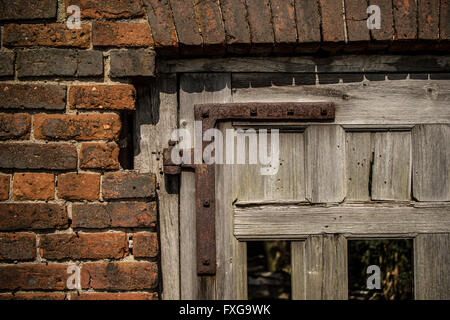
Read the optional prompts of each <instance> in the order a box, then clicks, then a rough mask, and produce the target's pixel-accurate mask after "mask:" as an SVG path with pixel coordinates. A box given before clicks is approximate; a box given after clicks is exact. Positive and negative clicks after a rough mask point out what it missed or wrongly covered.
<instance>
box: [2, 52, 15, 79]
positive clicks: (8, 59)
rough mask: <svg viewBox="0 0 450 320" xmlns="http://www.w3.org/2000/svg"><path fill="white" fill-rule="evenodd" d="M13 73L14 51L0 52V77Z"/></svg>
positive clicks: (9, 75)
mask: <svg viewBox="0 0 450 320" xmlns="http://www.w3.org/2000/svg"><path fill="white" fill-rule="evenodd" d="M13 75H14V53H12V52H0V77H11V76H13Z"/></svg>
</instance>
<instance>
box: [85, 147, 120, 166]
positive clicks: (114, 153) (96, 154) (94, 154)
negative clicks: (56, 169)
mask: <svg viewBox="0 0 450 320" xmlns="http://www.w3.org/2000/svg"><path fill="white" fill-rule="evenodd" d="M119 167H120V166H119V147H118V146H117V144H116V143H114V142H111V143H83V144H82V145H81V149H80V168H82V169H104V170H114V169H119Z"/></svg>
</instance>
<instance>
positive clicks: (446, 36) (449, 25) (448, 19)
mask: <svg viewBox="0 0 450 320" xmlns="http://www.w3.org/2000/svg"><path fill="white" fill-rule="evenodd" d="M439 13H440V19H439V20H440V22H439V26H440V28H439V38H440V39H441V40H450V1H448V0H445V1H444V0H441V8H440V10H439Z"/></svg>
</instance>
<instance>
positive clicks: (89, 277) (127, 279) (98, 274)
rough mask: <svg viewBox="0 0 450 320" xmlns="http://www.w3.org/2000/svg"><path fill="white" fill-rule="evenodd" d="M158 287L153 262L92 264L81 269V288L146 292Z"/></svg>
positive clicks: (86, 264)
mask: <svg viewBox="0 0 450 320" xmlns="http://www.w3.org/2000/svg"><path fill="white" fill-rule="evenodd" d="M157 285H158V267H157V265H156V263H154V262H92V263H85V264H83V266H82V268H81V287H82V288H83V289H89V288H93V289H98V290H146V289H154V288H156V286H157Z"/></svg>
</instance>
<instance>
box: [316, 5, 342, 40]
mask: <svg viewBox="0 0 450 320" xmlns="http://www.w3.org/2000/svg"><path fill="white" fill-rule="evenodd" d="M319 1H320V9H321V13H322V38H323V41H325V42H343V41H345V34H344V19H343V18H342V14H343V12H344V8H343V7H342V2H341V1H329V0H319Z"/></svg>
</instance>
